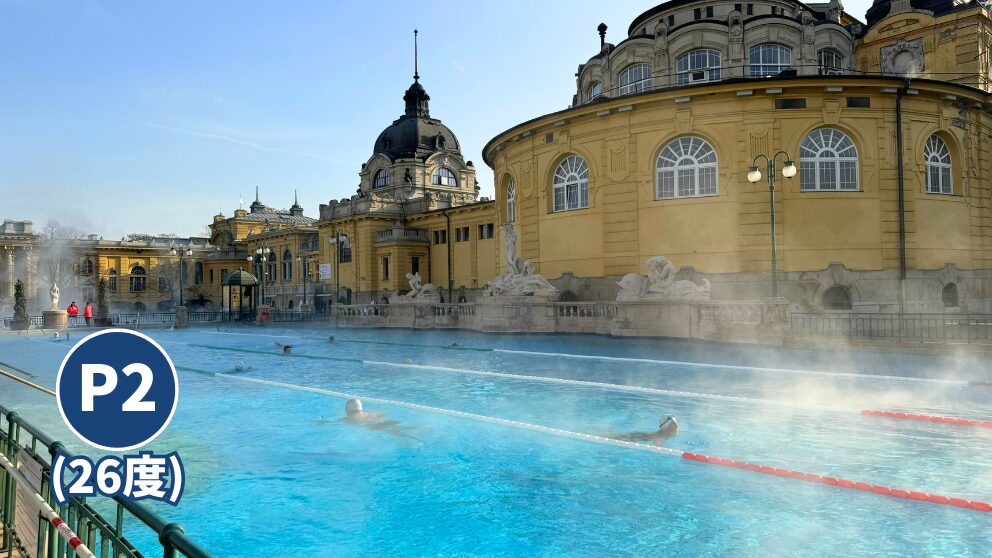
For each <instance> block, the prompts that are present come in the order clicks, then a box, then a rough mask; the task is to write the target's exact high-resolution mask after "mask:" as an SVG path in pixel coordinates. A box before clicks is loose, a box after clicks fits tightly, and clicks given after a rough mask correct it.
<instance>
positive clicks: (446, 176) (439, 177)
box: [431, 167, 458, 187]
mask: <svg viewBox="0 0 992 558" xmlns="http://www.w3.org/2000/svg"><path fill="white" fill-rule="evenodd" d="M431 184H434V185H436V186H451V187H457V186H458V179H457V178H455V173H453V172H451V169H448V168H447V167H438V168H437V169H436V170H435V171H434V172H433V173H432V174H431Z"/></svg>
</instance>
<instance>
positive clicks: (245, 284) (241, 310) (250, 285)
mask: <svg viewBox="0 0 992 558" xmlns="http://www.w3.org/2000/svg"><path fill="white" fill-rule="evenodd" d="M221 288H222V289H223V296H224V302H225V304H226V307H227V315H226V316H225V319H226V320H227V321H229V322H253V321H255V318H256V316H257V313H258V279H255V276H254V275H252V274H251V273H248V272H247V271H245V270H243V269H239V270H237V271H232V272H231V273H228V274H227V275H226V276H225V277H224V278H223V279H222V280H221Z"/></svg>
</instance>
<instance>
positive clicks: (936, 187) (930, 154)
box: [923, 134, 953, 194]
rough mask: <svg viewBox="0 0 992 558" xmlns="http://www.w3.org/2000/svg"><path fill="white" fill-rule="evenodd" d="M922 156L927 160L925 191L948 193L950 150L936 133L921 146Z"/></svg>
mask: <svg viewBox="0 0 992 558" xmlns="http://www.w3.org/2000/svg"><path fill="white" fill-rule="evenodd" d="M923 158H924V159H925V160H926V162H927V192H928V193H930V194H950V193H951V192H952V191H953V188H952V181H951V150H950V149H947V144H946V143H944V140H942V139H941V138H940V136H938V135H937V134H934V135H932V136H930V139H928V140H927V143H926V145H924V146H923Z"/></svg>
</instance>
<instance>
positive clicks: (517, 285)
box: [484, 223, 558, 300]
mask: <svg viewBox="0 0 992 558" xmlns="http://www.w3.org/2000/svg"><path fill="white" fill-rule="evenodd" d="M503 231H504V248H505V251H506V265H507V269H506V271H505V272H504V273H503V274H502V275H500V276H499V277H497V278H495V279H493V280H492V281H490V282H489V283H488V284H487V285H486V287H485V291H484V294H485V296H534V297H540V298H544V299H548V300H557V299H558V289H557V288H555V286H554V285H552V284H551V283H549V282H548V280H547V279H545V278H544V277H543V276H541V275H539V274H537V273H534V268H533V267H532V266H531V264H530V262H529V261H527V260H525V259H523V258H518V257H517V234H516V233H515V232H514V230H513V225H511V224H510V223H506V224H504V225H503Z"/></svg>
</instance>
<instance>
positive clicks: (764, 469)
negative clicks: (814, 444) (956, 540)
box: [682, 452, 992, 512]
mask: <svg viewBox="0 0 992 558" xmlns="http://www.w3.org/2000/svg"><path fill="white" fill-rule="evenodd" d="M682 458H683V459H688V460H690V461H698V462H700V463H708V464H710V465H719V466H722V467H732V468H734V469H743V470H745V471H751V472H753V473H760V474H763V475H772V476H776V477H782V478H789V479H795V480H800V481H806V482H814V483H820V484H826V485H829V486H836V487H838V488H847V489H850V490H860V491H862V492H872V493H874V494H881V495H882V496H892V497H894V498H903V499H906V500H916V501H919V502H929V503H931V504H940V505H944V506H956V507H959V508H967V509H972V510H976V511H981V512H992V504H990V503H988V502H983V501H981V500H966V499H964V498H952V497H949V496H943V495H941V494H933V493H928V492H920V491H917V490H906V489H902V488H892V487H889V486H884V485H880V484H869V483H866V482H859V481H853V480H850V479H842V478H837V477H828V476H823V475H815V474H812V473H803V472H801V471H793V470H791V469H780V468H778V467H768V466H766V465H758V464H756V463H749V462H747V461H737V460H734V459H726V458H723V457H715V456H712V455H704V454H701V453H692V452H683V453H682Z"/></svg>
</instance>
